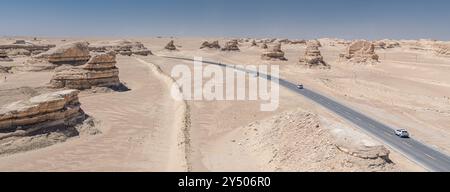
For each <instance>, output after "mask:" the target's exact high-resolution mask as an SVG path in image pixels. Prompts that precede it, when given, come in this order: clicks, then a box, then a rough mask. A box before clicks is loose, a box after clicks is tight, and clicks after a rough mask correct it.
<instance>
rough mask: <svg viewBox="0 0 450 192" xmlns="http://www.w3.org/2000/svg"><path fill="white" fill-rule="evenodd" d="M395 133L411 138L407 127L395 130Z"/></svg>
mask: <svg viewBox="0 0 450 192" xmlns="http://www.w3.org/2000/svg"><path fill="white" fill-rule="evenodd" d="M395 135H397V136H399V137H401V138H409V133H408V131H406V130H405V129H399V130H395Z"/></svg>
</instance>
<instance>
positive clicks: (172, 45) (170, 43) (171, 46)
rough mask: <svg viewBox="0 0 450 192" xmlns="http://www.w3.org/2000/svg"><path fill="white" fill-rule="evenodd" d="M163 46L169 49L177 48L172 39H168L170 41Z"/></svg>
mask: <svg viewBox="0 0 450 192" xmlns="http://www.w3.org/2000/svg"><path fill="white" fill-rule="evenodd" d="M164 48H165V49H167V50H169V51H175V50H177V47H176V46H175V43H174V41H173V40H172V41H170V42H169V43H168V44H167V45H166V47H164Z"/></svg>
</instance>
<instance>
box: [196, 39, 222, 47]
mask: <svg viewBox="0 0 450 192" xmlns="http://www.w3.org/2000/svg"><path fill="white" fill-rule="evenodd" d="M205 48H208V49H220V48H221V47H220V45H219V41H213V42H212V43H210V42H208V41H205V42H203V43H202V46H201V47H200V49H205Z"/></svg>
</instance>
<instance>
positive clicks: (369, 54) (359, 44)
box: [340, 41, 379, 64]
mask: <svg viewBox="0 0 450 192" xmlns="http://www.w3.org/2000/svg"><path fill="white" fill-rule="evenodd" d="M340 57H341V58H342V59H345V60H347V61H348V62H350V63H367V64H374V63H377V62H378V58H379V57H378V55H377V54H376V53H375V45H374V44H373V43H371V42H368V41H356V42H354V43H352V44H351V45H350V46H349V47H348V48H347V51H346V52H345V53H344V54H341V55H340Z"/></svg>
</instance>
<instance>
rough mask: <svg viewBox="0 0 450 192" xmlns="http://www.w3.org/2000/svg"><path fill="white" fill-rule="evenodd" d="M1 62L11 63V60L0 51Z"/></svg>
mask: <svg viewBox="0 0 450 192" xmlns="http://www.w3.org/2000/svg"><path fill="white" fill-rule="evenodd" d="M1 61H12V59H11V58H9V57H8V54H6V52H5V51H3V50H0V62H1Z"/></svg>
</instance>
